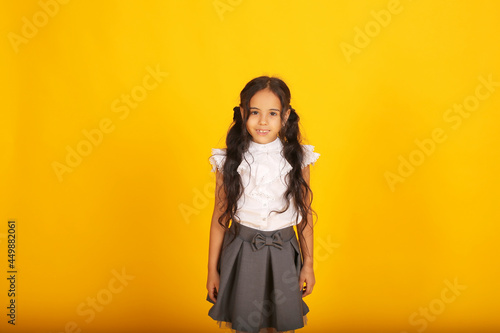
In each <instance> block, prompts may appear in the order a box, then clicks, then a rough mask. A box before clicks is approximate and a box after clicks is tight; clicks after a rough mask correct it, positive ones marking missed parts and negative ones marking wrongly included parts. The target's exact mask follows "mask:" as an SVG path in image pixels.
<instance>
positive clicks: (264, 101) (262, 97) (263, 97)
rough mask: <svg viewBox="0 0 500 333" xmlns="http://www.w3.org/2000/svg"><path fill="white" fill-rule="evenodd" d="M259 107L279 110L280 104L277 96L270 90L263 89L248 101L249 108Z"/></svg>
mask: <svg viewBox="0 0 500 333" xmlns="http://www.w3.org/2000/svg"><path fill="white" fill-rule="evenodd" d="M259 105H261V106H270V105H271V106H273V105H274V106H275V107H278V108H280V106H281V102H280V99H279V98H278V96H276V95H275V94H274V93H273V92H272V91H271V90H269V89H263V90H259V91H257V92H256V93H255V94H254V95H253V96H252V98H251V99H250V107H257V108H259Z"/></svg>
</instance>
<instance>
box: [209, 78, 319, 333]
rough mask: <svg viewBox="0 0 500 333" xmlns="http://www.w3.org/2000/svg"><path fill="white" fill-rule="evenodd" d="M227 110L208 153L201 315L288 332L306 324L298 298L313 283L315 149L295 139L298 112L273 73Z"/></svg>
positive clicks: (250, 328)
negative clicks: (209, 197) (209, 207)
mask: <svg viewBox="0 0 500 333" xmlns="http://www.w3.org/2000/svg"><path fill="white" fill-rule="evenodd" d="M233 111H234V116H233V123H232V124H231V127H230V129H229V131H228V134H227V138H226V145H227V148H226V149H212V156H211V157H210V163H211V164H212V171H215V172H216V190H215V194H216V195H215V207H214V212H213V216H212V223H211V227H210V245H209V258H208V278H207V290H208V293H207V301H209V302H210V303H212V304H213V306H212V307H211V308H210V310H209V312H208V315H209V316H210V317H211V318H212V319H214V320H216V321H217V324H218V325H219V327H222V325H223V324H224V326H225V327H228V328H230V329H231V331H232V332H234V331H235V330H236V332H259V333H262V332H284V331H289V332H294V330H295V329H298V328H301V327H304V325H306V323H307V316H306V314H307V313H308V312H309V308H308V306H307V305H306V303H305V302H304V300H303V299H302V297H305V296H307V295H309V294H310V293H311V292H312V290H313V287H314V284H315V278H314V271H313V226H312V213H313V212H314V210H313V209H312V208H311V202H312V191H311V189H310V187H309V164H311V163H312V164H313V165H314V162H316V160H317V159H318V157H319V154H318V153H315V152H313V149H314V147H313V146H310V145H301V144H300V142H301V141H300V140H301V137H300V131H299V116H298V115H297V113H296V112H295V110H294V109H293V108H292V106H291V105H290V90H289V89H288V87H287V85H286V84H285V83H284V82H283V81H282V80H280V79H279V78H275V77H268V76H260V77H257V78H255V79H253V80H251V81H250V82H248V83H247V84H246V86H245V87H244V88H243V90H242V91H241V94H240V105H239V106H237V107H235V108H234V109H233ZM314 213H315V212H314ZM315 214H316V213H315ZM230 221H232V223H231V225H230V223H229V222H230ZM293 226H296V228H297V233H298V235H299V240H300V248H299V243H298V241H297V237H296V234H295V230H294V228H293ZM304 284H305V286H304Z"/></svg>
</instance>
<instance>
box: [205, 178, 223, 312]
mask: <svg viewBox="0 0 500 333" xmlns="http://www.w3.org/2000/svg"><path fill="white" fill-rule="evenodd" d="M215 177H216V181H215V204H214V211H213V214H212V222H211V225H210V242H209V248H208V278H207V290H208V294H209V296H210V298H211V299H212V300H213V301H214V302H215V301H216V298H217V292H218V291H219V273H218V272H217V263H218V260H219V255H220V250H221V247H222V241H223V239H224V228H222V226H221V225H220V224H219V221H218V220H219V217H220V216H221V214H222V213H223V208H224V206H225V204H224V202H225V200H226V198H225V194H224V190H223V189H222V185H223V175H222V173H221V172H219V170H216V173H215ZM219 189H220V195H221V197H219Z"/></svg>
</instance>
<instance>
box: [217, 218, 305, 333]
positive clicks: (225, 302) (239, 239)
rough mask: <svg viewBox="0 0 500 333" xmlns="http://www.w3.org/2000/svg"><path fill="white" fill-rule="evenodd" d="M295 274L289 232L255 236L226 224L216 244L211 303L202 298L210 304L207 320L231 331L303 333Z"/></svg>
mask: <svg viewBox="0 0 500 333" xmlns="http://www.w3.org/2000/svg"><path fill="white" fill-rule="evenodd" d="M236 229H237V230H236ZM235 233H236V234H237V235H236V237H234V235H235ZM233 238H234V239H233ZM301 268H302V257H301V254H300V250H299V243H298V241H297V237H296V235H295V231H294V228H293V227H292V226H290V227H286V228H283V229H279V230H273V231H261V230H257V229H254V228H250V227H247V226H245V225H242V224H239V223H232V225H231V227H230V228H229V231H228V232H226V233H225V234H224V240H223V242H222V249H221V252H220V257H219V262H218V267H217V269H218V271H219V276H220V281H219V290H218V293H217V301H216V302H215V303H214V302H213V301H212V300H211V299H210V297H209V296H208V292H207V301H209V302H210V303H212V304H213V306H212V307H211V308H210V310H209V311H208V315H209V316H210V317H211V318H212V319H214V320H216V321H217V324H218V325H219V327H221V328H230V329H231V330H232V331H234V330H238V331H242V332H254V333H257V332H267V330H266V329H267V328H272V329H273V332H286V331H289V332H293V330H295V329H298V328H302V327H304V325H306V324H307V316H306V314H307V313H308V312H309V308H308V306H307V305H306V303H305V302H304V300H303V299H302V291H301V288H300V287H299V275H300V270H301ZM223 325H224V327H223Z"/></svg>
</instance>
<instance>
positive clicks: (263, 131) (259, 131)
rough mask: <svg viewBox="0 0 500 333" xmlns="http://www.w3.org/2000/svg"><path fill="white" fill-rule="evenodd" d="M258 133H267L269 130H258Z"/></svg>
mask: <svg viewBox="0 0 500 333" xmlns="http://www.w3.org/2000/svg"><path fill="white" fill-rule="evenodd" d="M257 132H258V133H267V132H269V130H257Z"/></svg>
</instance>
